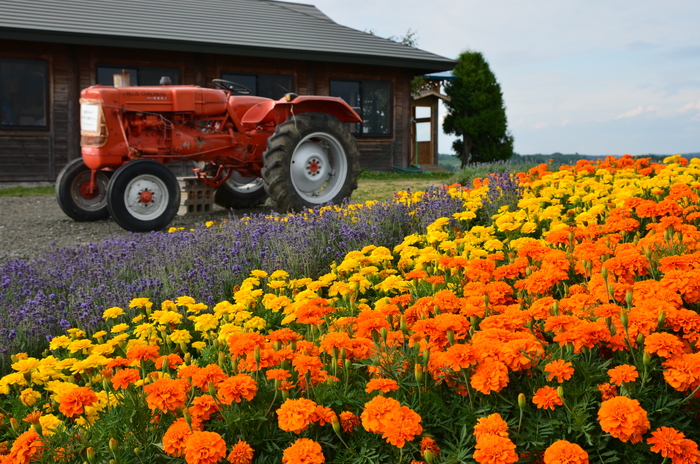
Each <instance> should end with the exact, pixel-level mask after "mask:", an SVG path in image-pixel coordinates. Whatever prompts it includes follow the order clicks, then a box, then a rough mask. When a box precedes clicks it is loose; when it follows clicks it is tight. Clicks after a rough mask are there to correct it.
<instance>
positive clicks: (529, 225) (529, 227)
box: [520, 221, 537, 234]
mask: <svg viewBox="0 0 700 464" xmlns="http://www.w3.org/2000/svg"><path fill="white" fill-rule="evenodd" d="M536 230H537V224H535V223H534V222H529V221H528V222H526V223H525V224H523V226H522V227H521V228H520V233H521V234H531V233H532V232H534V231H536Z"/></svg>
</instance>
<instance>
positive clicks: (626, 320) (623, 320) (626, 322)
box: [620, 309, 629, 332]
mask: <svg viewBox="0 0 700 464" xmlns="http://www.w3.org/2000/svg"><path fill="white" fill-rule="evenodd" d="M620 322H621V323H622V327H624V329H625V332H627V327H628V326H629V317H628V316H627V311H625V310H624V309H623V310H622V311H621V312H620Z"/></svg>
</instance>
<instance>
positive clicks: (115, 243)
mask: <svg viewBox="0 0 700 464" xmlns="http://www.w3.org/2000/svg"><path fill="white" fill-rule="evenodd" d="M460 208H461V202H460V201H459V200H458V199H453V198H452V197H451V196H450V195H449V194H448V193H447V191H446V190H445V189H442V188H436V189H432V190H429V191H427V192H426V193H425V195H424V196H423V199H422V200H421V201H416V202H399V201H396V202H385V203H375V204H372V205H370V206H363V207H358V205H345V206H344V207H341V208H336V207H325V208H317V209H314V210H309V211H307V212H305V213H303V214H296V215H289V216H284V217H280V216H266V215H254V216H247V217H244V218H242V219H236V218H231V219H230V220H228V221H226V222H224V223H222V224H220V225H218V226H216V227H206V226H204V225H201V226H199V227H197V228H196V229H195V230H191V231H180V232H178V233H166V232H153V233H149V234H132V235H130V236H129V237H127V238H110V239H107V240H104V241H103V242H101V243H92V244H88V245H84V246H79V247H68V248H61V249H57V250H55V251H52V252H50V253H47V254H46V255H45V256H43V257H42V258H41V259H38V260H35V261H33V262H23V261H19V260H14V261H10V262H7V263H5V264H4V265H2V266H1V267H0V372H3V371H6V369H7V366H8V363H7V362H8V356H9V353H12V352H18V351H26V352H29V353H30V354H34V355H36V354H38V353H40V352H41V351H42V350H43V349H44V348H45V347H46V344H47V341H49V340H50V339H51V338H52V337H53V336H55V335H57V334H61V333H63V332H64V330H65V329H66V328H68V327H71V326H72V327H83V328H85V329H87V330H88V331H96V330H100V329H101V328H102V326H103V324H104V320H103V319H102V317H101V315H102V313H103V311H104V310H105V309H106V308H110V307H113V306H120V307H125V305H127V304H128V302H129V301H130V300H131V299H132V298H135V297H148V298H151V299H152V300H153V301H162V300H164V299H174V298H176V297H178V296H183V295H187V296H191V297H193V298H195V299H196V300H197V301H201V302H204V303H207V304H209V305H213V304H215V303H217V302H219V301H222V300H225V299H228V298H230V297H231V295H232V290H233V287H234V286H235V285H237V284H238V283H240V282H241V281H242V280H243V278H245V277H247V276H248V275H249V273H250V271H252V270H253V269H262V270H267V271H270V272H271V271H274V270H277V269H284V270H285V271H287V272H288V273H289V274H290V276H291V277H292V278H297V277H302V276H303V277H311V278H314V277H317V276H319V275H321V274H324V273H326V272H328V270H329V266H330V265H331V263H332V262H333V261H339V260H340V259H342V257H344V256H345V255H346V254H347V252H348V251H351V250H354V249H361V248H363V247H364V246H367V245H370V244H378V243H380V244H382V245H383V246H387V247H389V248H391V247H393V246H395V245H397V244H398V243H400V242H401V241H402V240H403V237H405V236H406V235H409V234H413V233H417V232H420V231H422V230H424V229H425V227H426V226H427V225H428V224H430V223H431V222H433V221H434V220H435V219H437V218H439V217H443V216H447V217H449V216H451V215H452V214H453V213H455V212H457V211H460Z"/></svg>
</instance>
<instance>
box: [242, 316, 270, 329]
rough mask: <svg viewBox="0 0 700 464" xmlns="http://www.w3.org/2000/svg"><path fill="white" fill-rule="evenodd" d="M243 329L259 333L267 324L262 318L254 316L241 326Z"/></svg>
mask: <svg viewBox="0 0 700 464" xmlns="http://www.w3.org/2000/svg"><path fill="white" fill-rule="evenodd" d="M243 327H245V328H246V329H248V330H251V329H253V330H258V331H259V330H263V329H264V328H265V327H267V322H266V321H265V319H263V318H262V317H258V316H255V317H254V318H252V319H251V320H249V321H247V322H246V323H245V324H243Z"/></svg>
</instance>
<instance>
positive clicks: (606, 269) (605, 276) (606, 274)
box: [600, 267, 608, 284]
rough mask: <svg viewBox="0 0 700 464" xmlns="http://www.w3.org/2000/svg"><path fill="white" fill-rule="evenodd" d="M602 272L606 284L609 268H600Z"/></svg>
mask: <svg viewBox="0 0 700 464" xmlns="http://www.w3.org/2000/svg"><path fill="white" fill-rule="evenodd" d="M600 273H601V274H603V282H605V283H606V284H607V283H608V268H607V267H604V268H602V269H601V270H600Z"/></svg>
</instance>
